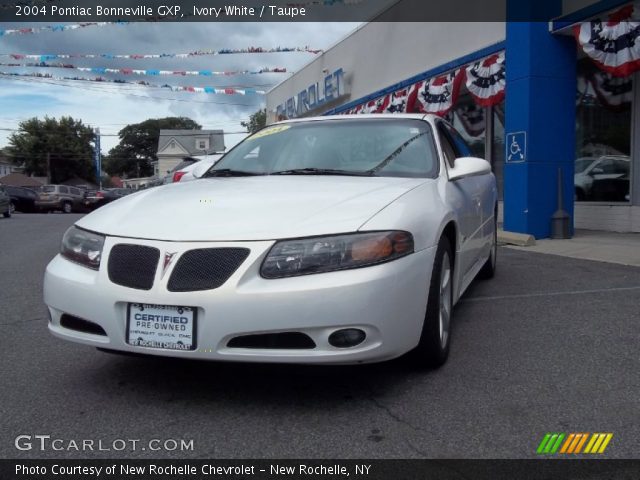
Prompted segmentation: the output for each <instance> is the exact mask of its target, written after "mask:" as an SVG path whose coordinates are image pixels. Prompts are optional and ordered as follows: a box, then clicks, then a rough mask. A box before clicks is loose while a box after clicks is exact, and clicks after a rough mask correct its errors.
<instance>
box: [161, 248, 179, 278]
mask: <svg viewBox="0 0 640 480" xmlns="http://www.w3.org/2000/svg"><path fill="white" fill-rule="evenodd" d="M176 253H178V252H164V262H163V263H162V275H161V276H160V278H163V277H164V274H165V273H167V269H168V268H169V265H171V262H172V261H173V257H175V256H176Z"/></svg>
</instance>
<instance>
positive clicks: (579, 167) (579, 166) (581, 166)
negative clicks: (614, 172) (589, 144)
mask: <svg viewBox="0 0 640 480" xmlns="http://www.w3.org/2000/svg"><path fill="white" fill-rule="evenodd" d="M594 160H595V158H578V159H577V160H576V164H575V168H574V171H573V172H574V173H582V172H584V171H585V170H586V169H587V168H588V167H589V165H591V164H592V163H593V162H594Z"/></svg>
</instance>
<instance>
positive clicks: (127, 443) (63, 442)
mask: <svg viewBox="0 0 640 480" xmlns="http://www.w3.org/2000/svg"><path fill="white" fill-rule="evenodd" d="M14 445H15V447H16V449H18V450H22V451H29V450H38V451H40V452H45V451H54V452H70V451H71V452H74V451H75V452H122V451H131V452H135V451H147V450H148V451H151V452H160V451H167V452H174V451H180V452H188V451H193V448H194V445H193V440H184V439H174V438H167V439H159V438H152V439H151V440H141V439H139V438H126V439H125V438H115V439H113V440H104V439H91V438H83V439H63V438H53V437H51V435H18V436H17V437H16V439H15V441H14Z"/></svg>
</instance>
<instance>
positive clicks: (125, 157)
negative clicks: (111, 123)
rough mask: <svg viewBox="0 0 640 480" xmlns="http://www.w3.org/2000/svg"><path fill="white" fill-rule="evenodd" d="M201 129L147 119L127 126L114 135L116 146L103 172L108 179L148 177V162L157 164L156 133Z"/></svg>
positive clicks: (185, 121)
mask: <svg viewBox="0 0 640 480" xmlns="http://www.w3.org/2000/svg"><path fill="white" fill-rule="evenodd" d="M201 129H202V126H201V125H198V124H197V123H196V122H194V121H193V120H191V119H190V118H186V117H167V118H151V119H149V120H145V121H144V122H141V123H135V124H132V125H127V126H126V127H124V128H123V129H122V130H120V132H119V133H118V136H119V137H120V143H119V144H118V145H116V146H115V147H113V148H112V149H111V150H109V154H108V155H107V157H106V158H105V160H104V162H103V163H104V169H105V171H106V172H107V173H109V174H110V175H121V176H125V175H126V176H127V177H149V176H151V175H153V166H152V165H151V162H153V161H156V160H158V157H157V153H158V139H159V138H160V130H201Z"/></svg>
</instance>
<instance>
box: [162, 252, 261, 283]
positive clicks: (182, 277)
mask: <svg viewBox="0 0 640 480" xmlns="http://www.w3.org/2000/svg"><path fill="white" fill-rule="evenodd" d="M248 256H249V250H248V249H246V248H201V249H197V250H189V251H188V252H186V253H184V254H183V255H182V256H181V257H180V260H178V263H177V264H176V267H175V268H174V270H173V273H172V274H171V278H170V279H169V284H168V286H167V288H168V289H169V291H170V292H193V291H198V290H213V289H214V288H218V287H220V286H221V285H222V284H224V282H226V281H227V280H228V279H229V277H231V275H233V273H234V272H235V271H236V270H237V269H238V267H239V266H240V265H241V264H242V262H244V261H245V260H246V259H247V257H248Z"/></svg>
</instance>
